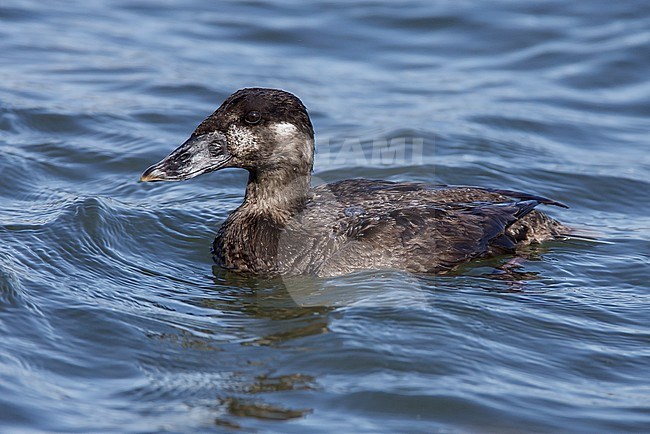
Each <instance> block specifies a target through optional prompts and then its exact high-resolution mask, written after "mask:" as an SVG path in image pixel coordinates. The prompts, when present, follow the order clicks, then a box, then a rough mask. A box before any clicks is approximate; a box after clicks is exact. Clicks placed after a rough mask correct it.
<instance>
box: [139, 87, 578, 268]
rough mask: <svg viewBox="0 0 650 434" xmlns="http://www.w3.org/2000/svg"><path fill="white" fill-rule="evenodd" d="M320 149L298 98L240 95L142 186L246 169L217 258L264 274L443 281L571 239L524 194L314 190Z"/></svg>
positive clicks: (382, 185) (376, 185) (360, 186)
mask: <svg viewBox="0 0 650 434" xmlns="http://www.w3.org/2000/svg"><path fill="white" fill-rule="evenodd" d="M313 146H314V136H313V128H312V125H311V122H310V120H309V116H308V114H307V111H306V109H305V107H304V106H303V104H302V103H301V102H300V100H299V99H298V98H296V97H295V96H294V95H292V94H290V93H288V92H284V91H280V90H273V89H255V88H253V89H242V90H240V91H238V92H236V93H234V94H233V95H231V96H230V97H229V98H228V99H227V100H226V101H225V102H224V103H223V104H222V105H221V107H219V109H217V111H215V112H214V113H213V114H212V115H211V116H210V117H208V118H207V119H206V120H205V121H203V122H202V123H201V124H200V125H199V127H198V128H197V129H196V131H195V132H194V133H193V134H192V136H191V137H190V139H188V141H187V142H185V143H184V144H183V145H182V146H181V147H179V148H178V149H177V150H175V151H174V152H172V153H171V154H170V155H169V156H168V157H166V158H165V159H163V160H162V161H161V162H160V163H157V164H155V165H153V166H151V167H150V168H149V169H147V170H146V171H145V173H144V174H143V175H142V178H141V179H142V180H143V181H162V180H182V179H188V178H191V177H194V176H197V175H199V174H202V173H206V172H210V171H214V170H218V169H221V168H224V167H240V168H243V169H246V170H248V172H249V181H248V185H247V187H246V196H245V198H244V202H243V204H242V205H241V206H240V207H239V208H237V209H236V210H235V211H233V213H232V214H231V215H230V216H229V217H228V218H227V219H226V221H225V222H224V223H223V225H222V226H221V228H220V229H219V232H218V233H217V237H216V239H215V241H214V244H213V255H214V259H215V261H216V262H217V263H218V264H219V265H221V266H223V267H225V268H228V269H232V270H235V271H240V272H248V273H254V274H262V275H276V274H306V273H308V274H315V275H319V276H331V275H339V274H345V273H349V272H352V271H356V270H366V269H401V270H408V271H413V272H421V273H444V272H446V271H448V270H450V269H452V268H453V267H455V266H456V265H458V264H461V263H463V262H466V261H469V260H471V259H473V258H477V257H484V256H487V255H494V254H503V253H515V252H516V250H517V248H518V247H521V246H524V245H527V244H530V243H537V242H543V241H545V240H549V239H553V238H556V237H560V236H563V235H566V234H568V233H569V232H570V230H569V229H568V228H567V227H565V226H563V225H562V224H560V223H558V222H557V221H555V220H553V219H551V218H550V217H548V216H546V215H545V214H543V213H541V212H539V211H536V210H534V208H535V207H536V206H537V205H539V204H549V205H558V206H564V205H562V204H560V203H558V202H555V201H552V200H549V199H545V198H542V197H539V196H534V195H530V194H525V193H518V192H514V191H506V190H496V189H488V188H480V187H463V186H445V185H429V184H422V183H395V182H388V181H373V180H365V179H352V180H345V181H339V182H335V183H331V184H325V185H320V186H317V187H314V188H310V187H309V181H310V174H311V170H312V165H313Z"/></svg>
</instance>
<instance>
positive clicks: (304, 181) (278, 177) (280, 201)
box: [242, 168, 311, 220]
mask: <svg viewBox="0 0 650 434" xmlns="http://www.w3.org/2000/svg"><path fill="white" fill-rule="evenodd" d="M310 179H311V175H310V174H309V172H304V171H294V170H291V169H290V168H289V169H287V168H282V169H274V170H251V171H249V176H248V184H247V186H246V196H245V197H244V203H243V204H242V207H243V208H245V209H247V210H250V211H253V212H259V213H260V214H271V215H274V216H276V219H278V220H288V219H290V218H291V216H293V215H295V214H296V213H297V212H300V211H301V210H302V209H303V208H304V206H305V201H306V200H307V196H308V194H309V181H310Z"/></svg>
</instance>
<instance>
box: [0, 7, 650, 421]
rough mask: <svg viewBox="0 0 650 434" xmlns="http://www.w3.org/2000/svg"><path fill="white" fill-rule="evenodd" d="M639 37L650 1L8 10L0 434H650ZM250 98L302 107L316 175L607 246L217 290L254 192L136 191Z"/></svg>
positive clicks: (647, 22)
mask: <svg viewBox="0 0 650 434" xmlns="http://www.w3.org/2000/svg"><path fill="white" fill-rule="evenodd" d="M649 29H650V6H648V3H647V2H643V1H636V2H635V1H626V2H611V1H592V2H558V1H545V2H538V3H537V4H529V3H528V2H518V1H498V2H491V3H490V4H489V5H488V4H485V3H482V2H435V3H432V2H428V1H421V2H418V1H408V2H406V1H405V2H376V1H364V2H359V3H355V4H349V3H348V2H342V1H341V2H324V1H315V2H292V1H281V0H276V1H247V2H235V1H232V2H214V4H208V3H206V2H199V1H188V2H172V1H166V2H160V1H156V2H154V1H138V2H133V1H102V0H96V1H85V2H73V1H51V2H46V3H43V2H38V1H14V0H4V1H3V2H2V3H1V4H0V41H1V42H0V53H1V54H0V149H1V152H0V175H1V176H0V197H1V204H2V205H1V206H0V237H1V239H2V243H1V244H0V272H1V275H0V330H1V331H0V333H1V335H2V339H1V340H0V431H1V432H45V431H56V432H157V431H168V432H196V431H202V432H233V431H234V432H236V431H239V430H241V431H244V432H249V431H251V430H254V431H258V432H282V433H289V432H295V433H299V432H300V433H302V432H335V431H339V432H368V433H370V432H372V433H376V432H390V433H392V432H517V431H519V432H520V431H528V432H555V431H565V432H566V431H569V432H644V431H645V432H647V431H648V429H649V427H650V380H649V379H648V372H649V371H650V326H649V325H648V324H649V322H648V319H649V318H650V312H649V308H648V306H649V305H650V288H649V285H648V277H649V276H650V265H649V262H650V260H649V257H648V252H650V218H649V217H648V215H649V214H650V200H649V199H650V193H648V192H649V191H650V182H649V179H650V176H649V175H650V152H649V151H650V148H649V144H650V141H649V139H648V131H649V130H650V121H649V120H648V119H649V115H650V80H648V77H650V30H649ZM253 85H255V86H268V87H280V88H284V89H287V90H290V91H292V92H294V93H296V94H297V95H299V96H300V97H301V98H302V99H303V101H304V102H305V104H306V105H307V106H308V108H309V109H310V113H311V115H312V119H313V122H314V125H315V128H316V133H317V136H318V143H317V146H318V149H319V152H318V155H317V158H316V168H317V169H316V172H315V177H316V178H317V180H325V181H331V180H338V179H344V178H349V177H355V176H364V177H370V178H378V179H392V180H412V181H428V182H445V183H452V184H453V183H461V184H476V185H484V186H495V187H502V188H511V189H519V190H523V191H529V192H532V193H536V194H540V195H546V196H548V197H551V198H553V199H556V200H559V201H562V202H565V203H567V204H569V205H570V206H571V208H570V209H568V210H564V209H556V208H547V211H548V212H549V213H551V214H552V215H553V216H554V217H557V218H558V219H560V220H562V221H563V222H565V223H567V224H570V225H573V226H575V227H579V228H581V230H583V231H588V232H590V233H592V234H594V235H595V236H596V237H597V238H598V241H585V240H569V241H566V242H554V243H549V244H547V245H544V246H540V247H537V248H534V249H532V250H531V251H530V252H529V254H528V258H527V259H526V260H525V261H523V263H522V264H521V268H519V269H516V270H515V272H514V273H513V274H511V275H494V274H490V273H494V271H495V268H496V267H498V266H499V265H502V264H503V263H504V262H506V261H507V260H508V258H499V259H496V260H486V261H481V262H477V263H475V264H471V265H468V266H465V267H463V268H462V269H461V270H459V272H458V273H457V275H455V276H447V277H435V278H434V277H431V276H415V275H409V274H407V273H399V272H374V273H373V272H365V273H358V274H353V275H350V276H345V277H340V278H331V279H312V278H297V279H274V280H261V279H254V278H250V277H243V276H237V275H234V274H231V273H226V272H224V271H223V270H220V269H218V268H216V267H213V265H212V262H211V258H210V253H209V246H210V244H211V242H212V239H213V237H214V233H215V232H216V230H217V228H218V226H219V224H220V223H221V222H222V221H223V220H224V219H225V217H226V216H227V215H228V213H229V212H230V211H231V210H232V209H233V208H234V207H235V206H237V204H238V203H239V202H240V201H241V198H242V194H243V187H244V183H245V179H246V177H245V174H244V173H242V172H241V171H236V170H230V171H224V172H220V173H218V174H211V175H208V176H203V177H201V178H197V179H195V180H192V181H188V182H185V183H178V184H155V185H150V184H141V183H138V182H137V179H138V177H139V175H140V173H141V172H142V170H144V169H145V168H146V167H147V166H148V165H149V164H151V163H153V162H155V161H158V160H159V159H160V158H161V157H162V156H164V155H166V153H167V152H168V151H170V150H171V149H173V148H175V147H176V146H177V145H178V144H180V143H182V141H184V140H185V139H186V138H187V136H188V135H189V134H190V132H191V131H192V130H193V128H194V127H195V126H196V124H197V123H198V122H200V121H201V120H202V119H203V118H204V117H205V116H206V115H207V114H209V113H211V112H212V111H213V110H214V109H215V108H216V107H217V106H218V105H219V104H220V102H221V101H222V100H223V99H224V98H225V97H226V96H227V95H228V94H230V93H231V92H233V91H234V90H236V89H238V88H240V87H245V86H253ZM390 139H392V140H394V141H393V142H387V140H390ZM386 143H391V144H393V145H399V144H400V143H401V144H402V145H400V146H401V147H400V146H396V147H394V148H392V149H393V150H396V152H395V153H393V154H391V153H390V152H384V153H381V152H377V150H380V151H381V150H384V151H385V146H384V145H385V144H386ZM400 150H401V151H400ZM402 151H403V153H401V152H402ZM373 152H375V154H373ZM486 276H491V277H493V278H489V277H486ZM498 277H501V278H498Z"/></svg>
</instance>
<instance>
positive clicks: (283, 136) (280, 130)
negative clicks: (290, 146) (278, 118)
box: [271, 122, 298, 142]
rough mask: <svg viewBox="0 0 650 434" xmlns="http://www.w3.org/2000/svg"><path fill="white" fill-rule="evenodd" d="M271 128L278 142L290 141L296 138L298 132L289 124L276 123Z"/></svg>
mask: <svg viewBox="0 0 650 434" xmlns="http://www.w3.org/2000/svg"><path fill="white" fill-rule="evenodd" d="M271 128H273V132H274V133H275V137H276V140H277V141H278V142H286V141H291V140H293V139H294V138H295V137H296V133H297V132H298V128H296V126H295V125H294V124H292V123H290V122H277V123H274V124H273V125H272V126H271Z"/></svg>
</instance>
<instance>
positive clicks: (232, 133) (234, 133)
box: [227, 125, 257, 153]
mask: <svg viewBox="0 0 650 434" xmlns="http://www.w3.org/2000/svg"><path fill="white" fill-rule="evenodd" d="M227 136H228V141H229V142H230V143H236V144H237V145H236V146H237V149H238V150H240V151H242V152H243V153H251V152H253V151H255V150H257V140H256V139H255V135H254V134H253V133H252V132H251V130H249V129H248V128H242V127H240V126H237V125H231V126H230V127H228V132H227Z"/></svg>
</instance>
